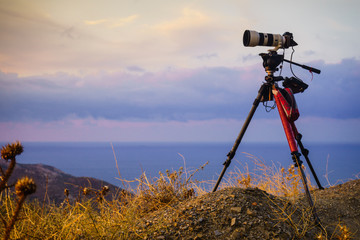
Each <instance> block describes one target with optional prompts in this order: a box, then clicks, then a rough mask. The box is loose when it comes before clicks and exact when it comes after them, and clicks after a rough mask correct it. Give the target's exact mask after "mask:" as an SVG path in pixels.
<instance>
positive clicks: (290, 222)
mask: <svg viewBox="0 0 360 240" xmlns="http://www.w3.org/2000/svg"><path fill="white" fill-rule="evenodd" d="M312 197H313V199H314V202H315V206H316V212H317V215H318V217H319V218H320V221H321V225H322V226H323V228H322V229H323V230H324V229H325V231H326V232H327V238H325V237H324V238H317V237H319V236H320V235H321V236H324V235H325V233H324V231H323V230H322V229H321V228H319V227H318V226H316V224H315V221H314V218H313V215H312V211H311V208H310V207H309V204H308V201H307V199H306V198H305V196H302V197H300V198H298V199H296V200H293V201H290V200H289V199H286V198H279V197H275V196H272V195H270V194H267V193H266V192H264V191H262V190H259V189H257V188H254V189H252V188H249V189H241V188H227V189H222V190H219V191H217V192H215V193H208V194H205V195H202V196H200V197H196V198H192V199H188V200H187V201H184V202H180V203H177V204H174V205H173V206H171V207H167V208H165V209H160V210H158V211H156V212H152V213H151V214H149V215H147V216H145V217H144V218H143V220H142V221H141V223H139V225H138V226H137V227H136V229H138V230H137V231H136V232H135V233H134V237H135V236H141V238H145V239H194V240H195V239H198V240H200V239H360V232H359V229H360V180H353V181H349V182H347V183H344V184H340V185H337V186H334V187H330V188H326V189H324V190H314V191H312ZM152 228H153V229H152ZM155 228H156V229H155ZM341 234H342V235H343V236H344V234H347V235H348V236H351V238H339V235H341Z"/></svg>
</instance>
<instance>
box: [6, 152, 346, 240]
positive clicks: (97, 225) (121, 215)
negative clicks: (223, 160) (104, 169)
mask: <svg viewBox="0 0 360 240" xmlns="http://www.w3.org/2000/svg"><path fill="white" fill-rule="evenodd" d="M248 157H249V158H250V159H251V160H252V161H253V163H254V165H255V168H254V170H250V169H249V167H248V165H243V166H241V165H239V167H237V169H236V170H235V171H233V172H232V173H230V174H229V177H228V178H227V179H226V181H225V182H224V183H223V184H222V185H221V186H220V187H222V188H224V187H229V186H237V187H243V188H247V187H258V188H260V189H262V190H264V191H266V192H268V193H270V194H273V195H276V196H280V197H282V198H283V199H284V204H283V205H281V206H278V208H277V209H276V210H275V211H276V213H277V216H278V217H277V221H278V222H287V223H289V224H290V225H292V226H293V229H294V232H295V233H296V235H297V236H298V237H300V238H301V236H304V234H305V232H306V231H308V230H309V229H310V228H312V227H313V225H312V224H311V222H312V220H311V209H309V208H308V207H305V206H304V207H301V209H300V211H301V212H302V215H301V216H300V219H299V218H296V217H294V212H295V211H299V209H298V207H294V205H293V204H291V203H292V202H293V201H295V199H296V198H297V197H298V196H299V194H301V193H302V186H301V185H300V184H299V183H300V182H301V180H300V176H299V174H298V173H297V171H296V170H295V169H294V168H293V167H289V168H288V169H285V168H283V167H276V165H275V164H272V165H271V166H268V165H266V164H265V163H264V162H263V161H260V160H259V159H257V158H256V157H254V156H253V155H250V154H248ZM205 165H206V164H204V165H203V166H200V167H199V169H196V170H194V171H188V170H187V169H186V163H185V159H184V167H182V168H180V169H178V170H172V171H169V170H167V171H166V172H165V173H163V172H159V176H158V177H156V178H148V177H147V176H146V174H145V173H144V174H142V175H141V176H140V177H139V178H138V179H136V180H135V181H136V183H137V187H136V188H129V186H130V184H126V183H127V182H128V181H126V180H122V181H123V184H124V186H128V187H127V189H126V191H121V192H118V193H112V194H113V196H112V200H107V198H105V195H106V194H108V193H107V191H106V189H104V188H102V189H89V188H82V189H81V190H82V191H80V192H81V196H79V197H78V200H77V201H73V202H72V201H70V200H69V199H67V198H66V199H65V200H64V202H63V203H62V204H61V205H55V204H52V203H48V204H44V203H40V202H37V201H33V202H25V203H24V204H23V205H22V208H21V211H19V213H18V214H19V216H18V219H17V221H16V224H15V225H14V226H13V228H12V231H11V234H10V239H52V240H55V239H133V238H138V239H143V238H144V237H145V236H148V235H151V234H152V233H154V232H156V231H158V230H159V229H160V228H161V227H163V226H162V225H161V219H160V221H159V223H158V224H153V225H152V224H149V223H148V222H146V221H144V219H143V217H144V216H145V215H149V214H151V213H152V212H154V211H156V210H158V209H161V208H171V207H172V206H173V205H174V204H176V203H178V202H181V201H184V200H186V199H189V198H192V197H195V196H198V195H202V194H204V193H206V191H205V189H209V188H207V187H203V183H199V182H197V181H195V180H193V176H194V174H196V172H197V171H199V170H201V169H203V168H204V167H205ZM241 167H242V168H241ZM119 175H120V173H119ZM120 176H121V175H120ZM308 182H309V183H310V180H309V181H308ZM207 184H210V183H207ZM269 201H271V200H270V199H269ZM0 203H1V204H0V216H1V220H2V223H0V224H2V226H1V225H0V236H4V232H5V230H6V229H7V226H8V223H9V222H11V221H12V217H13V216H14V213H15V212H16V211H17V210H16V209H17V197H16V195H15V194H14V190H12V189H11V188H6V189H5V190H4V191H2V192H1V194H0ZM163 221H166V220H165V219H164V220H163ZM337 230H338V231H337V232H336V234H334V235H333V236H331V238H332V239H350V237H351V233H350V232H349V231H348V229H347V228H346V227H345V226H343V225H341V224H339V226H338V229H337ZM323 237H324V234H323V235H321V234H319V239H325V238H323ZM4 239H5V238H4Z"/></svg>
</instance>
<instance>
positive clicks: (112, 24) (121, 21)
mask: <svg viewBox="0 0 360 240" xmlns="http://www.w3.org/2000/svg"><path fill="white" fill-rule="evenodd" d="M138 17H139V15H137V14H134V15H130V16H128V17H125V18H116V19H98V20H85V21H84V23H85V24H86V25H105V26H106V27H109V28H117V27H122V26H124V25H125V24H128V23H131V22H133V21H135V20H136V19H137V18H138Z"/></svg>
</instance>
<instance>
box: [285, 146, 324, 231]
mask: <svg viewBox="0 0 360 240" xmlns="http://www.w3.org/2000/svg"><path fill="white" fill-rule="evenodd" d="M292 157H293V161H294V163H295V167H298V169H299V172H300V176H301V180H302V182H303V185H304V189H305V194H306V197H307V199H308V202H309V205H310V207H311V212H312V215H313V217H314V220H315V223H316V225H318V226H321V222H320V219H319V217H318V215H317V213H316V209H315V205H314V202H313V200H312V197H311V194H310V190H309V187H308V184H307V180H306V177H305V173H304V170H303V169H302V161H301V160H300V153H299V152H293V153H292Z"/></svg>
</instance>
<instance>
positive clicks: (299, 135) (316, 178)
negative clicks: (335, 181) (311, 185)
mask: <svg viewBox="0 0 360 240" xmlns="http://www.w3.org/2000/svg"><path fill="white" fill-rule="evenodd" d="M301 138H302V135H301V134H300V133H298V134H297V136H296V138H295V139H296V142H297V144H298V145H299V147H300V150H301V153H302V155H304V157H305V159H306V163H307V164H308V166H309V168H310V170H311V173H312V175H313V176H314V179H315V181H316V184H317V185H318V187H319V189H324V188H323V186H322V185H321V183H320V181H319V179H318V177H317V175H316V173H315V170H314V168H313V166H312V164H311V162H310V159H309V156H308V155H309V150H307V149H306V148H305V147H304V145H303V144H302V142H301Z"/></svg>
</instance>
